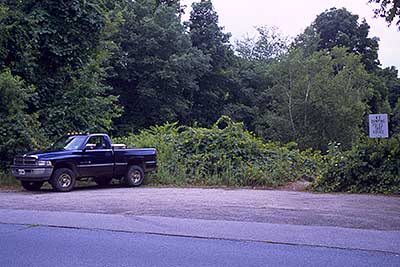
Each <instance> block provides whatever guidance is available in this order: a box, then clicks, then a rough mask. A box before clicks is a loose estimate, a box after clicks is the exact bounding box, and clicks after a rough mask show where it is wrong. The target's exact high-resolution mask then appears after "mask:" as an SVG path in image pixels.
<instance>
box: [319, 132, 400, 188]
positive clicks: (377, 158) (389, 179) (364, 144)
mask: <svg viewBox="0 0 400 267" xmlns="http://www.w3.org/2000/svg"><path fill="white" fill-rule="evenodd" d="M324 162H325V163H324V164H325V165H324V168H323V170H322V174H321V177H319V178H318V179H316V181H315V184H314V188H315V190H317V191H323V192H354V193H385V194H390V193H394V194H399V193H400V136H399V135H397V136H394V137H392V138H390V139H387V140H371V139H369V138H366V137H363V138H361V140H360V141H359V142H358V144H357V145H355V146H353V148H352V149H351V150H349V151H345V152H342V151H341V150H340V147H339V146H338V145H336V144H331V145H330V149H329V153H328V155H327V156H326V157H325V158H324Z"/></svg>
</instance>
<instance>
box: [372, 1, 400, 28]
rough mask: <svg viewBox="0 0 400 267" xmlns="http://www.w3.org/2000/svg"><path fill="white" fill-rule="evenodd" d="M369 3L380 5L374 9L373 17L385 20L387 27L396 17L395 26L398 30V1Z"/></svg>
mask: <svg viewBox="0 0 400 267" xmlns="http://www.w3.org/2000/svg"><path fill="white" fill-rule="evenodd" d="M369 3H377V4H380V7H379V8H376V9H374V12H375V16H377V17H382V18H385V20H386V22H387V23H388V24H389V26H390V25H391V24H392V22H393V21H394V20H395V19H396V17H397V22H396V25H397V26H398V27H399V30H400V1H399V0H369Z"/></svg>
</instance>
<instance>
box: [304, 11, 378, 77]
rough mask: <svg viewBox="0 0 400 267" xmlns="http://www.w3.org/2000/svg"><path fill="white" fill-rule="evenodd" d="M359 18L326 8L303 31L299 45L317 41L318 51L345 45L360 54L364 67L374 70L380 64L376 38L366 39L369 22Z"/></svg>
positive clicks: (346, 12)
mask: <svg viewBox="0 0 400 267" xmlns="http://www.w3.org/2000/svg"><path fill="white" fill-rule="evenodd" d="M358 20H359V17H358V16H357V15H353V14H352V13H350V12H349V11H347V10H346V9H345V8H341V9H336V8H331V9H329V10H326V11H325V12H323V13H321V14H320V15H318V16H317V18H316V19H315V21H314V22H313V23H312V24H311V26H309V27H308V28H307V29H306V30H305V32H304V35H306V36H300V38H298V44H299V43H300V44H301V43H303V44H308V43H313V41H311V42H307V41H305V40H318V46H317V47H316V48H317V50H323V49H332V48H333V47H336V46H343V47H347V49H348V51H349V52H351V53H355V54H358V55H361V57H362V62H363V63H364V64H365V67H366V69H367V70H368V71H373V70H375V69H376V68H377V66H378V65H379V60H378V49H379V44H378V41H379V39H378V38H376V37H374V38H369V37H368V33H369V28H370V27H369V25H368V24H367V22H366V21H365V20H362V21H361V23H359V22H358ZM297 46H298V45H297Z"/></svg>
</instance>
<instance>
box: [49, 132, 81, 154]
mask: <svg viewBox="0 0 400 267" xmlns="http://www.w3.org/2000/svg"><path fill="white" fill-rule="evenodd" d="M85 140H86V136H83V135H74V136H64V137H61V138H60V139H58V140H57V141H56V142H55V143H54V144H53V145H52V146H51V149H52V150H61V149H64V150H76V149H78V148H80V147H82V145H83V142H85Z"/></svg>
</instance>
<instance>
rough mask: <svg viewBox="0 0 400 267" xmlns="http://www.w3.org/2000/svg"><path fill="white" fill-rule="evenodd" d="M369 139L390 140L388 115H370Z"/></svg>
mask: <svg viewBox="0 0 400 267" xmlns="http://www.w3.org/2000/svg"><path fill="white" fill-rule="evenodd" d="M369 137H370V138H389V119H388V115H387V114H371V115H369Z"/></svg>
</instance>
